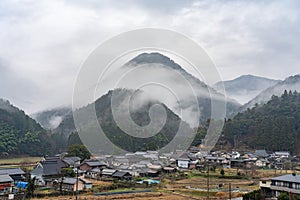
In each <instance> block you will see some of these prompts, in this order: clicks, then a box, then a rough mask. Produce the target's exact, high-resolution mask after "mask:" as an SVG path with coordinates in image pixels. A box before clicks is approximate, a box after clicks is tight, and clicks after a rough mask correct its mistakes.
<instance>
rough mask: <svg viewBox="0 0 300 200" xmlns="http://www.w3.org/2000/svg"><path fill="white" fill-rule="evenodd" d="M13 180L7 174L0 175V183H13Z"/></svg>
mask: <svg viewBox="0 0 300 200" xmlns="http://www.w3.org/2000/svg"><path fill="white" fill-rule="evenodd" d="M13 181H14V180H13V179H12V178H11V177H10V176H9V175H8V174H0V183H7V182H13Z"/></svg>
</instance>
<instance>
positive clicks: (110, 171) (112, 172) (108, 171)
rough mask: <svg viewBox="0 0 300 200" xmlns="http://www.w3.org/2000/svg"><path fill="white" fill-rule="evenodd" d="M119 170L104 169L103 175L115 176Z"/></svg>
mask: <svg viewBox="0 0 300 200" xmlns="http://www.w3.org/2000/svg"><path fill="white" fill-rule="evenodd" d="M116 171H117V170H115V169H103V170H102V173H101V174H103V175H113V174H114V173H115V172H116Z"/></svg>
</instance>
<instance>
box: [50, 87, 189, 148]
mask: <svg viewBox="0 0 300 200" xmlns="http://www.w3.org/2000/svg"><path fill="white" fill-rule="evenodd" d="M112 95H114V100H113V102H116V104H115V105H114V106H112V105H111V104H112ZM144 95H145V94H144V93H143V91H140V90H136V91H134V90H127V89H115V90H113V91H109V92H108V93H107V94H105V95H103V96H102V97H100V98H99V99H97V100H96V101H95V102H94V103H92V104H89V105H88V106H85V107H83V108H80V109H78V110H76V111H75V115H78V116H81V117H82V119H83V121H81V122H80V123H81V124H80V126H81V128H80V130H81V131H83V130H87V131H86V132H85V133H86V134H92V133H93V127H94V126H97V125H96V124H93V123H92V120H91V115H86V112H87V111H89V110H91V109H93V108H95V111H96V115H97V119H98V122H99V124H100V126H101V128H102V130H103V131H104V133H105V135H106V137H107V138H109V140H110V141H111V142H113V143H114V144H115V145H117V146H119V147H121V148H122V149H124V150H127V151H133V152H134V151H141V150H156V149H158V148H161V147H163V146H165V145H166V144H168V143H169V142H170V141H171V140H172V139H173V138H174V136H175V135H176V133H177V131H178V128H179V125H180V123H181V119H180V118H179V117H178V116H177V115H176V114H174V113H173V112H172V111H171V110H170V109H169V108H168V107H167V106H166V105H164V104H162V103H160V102H158V101H155V100H151V99H147V100H145V96H144ZM128 98H130V100H131V104H130V111H131V112H130V117H131V119H132V120H133V121H134V122H135V123H136V124H138V125H140V126H147V125H148V124H149V123H150V116H151V114H150V112H151V111H150V108H151V107H152V106H154V105H155V106H157V105H159V106H162V107H163V108H164V110H165V111H166V122H165V124H164V125H163V127H162V129H161V130H159V132H158V133H157V134H156V135H154V136H151V137H146V138H140V137H134V136H131V135H128V134H127V132H126V133H125V132H124V131H123V130H122V129H121V128H120V123H122V124H123V125H124V126H127V130H128V132H131V133H134V132H136V133H137V134H143V135H145V136H148V135H149V134H151V131H150V132H147V131H146V129H145V130H142V131H140V132H139V131H138V130H136V128H134V127H131V126H130V123H129V122H127V120H128V119H126V117H125V116H123V115H122V114H124V113H126V111H125V110H126V104H125V102H126V100H127V99H128ZM141 99H143V101H140V100H141ZM112 107H114V108H117V109H119V111H120V114H121V122H119V123H117V122H116V120H115V118H114V115H113V112H112ZM152 114H153V113H152ZM162 117H163V115H162V113H156V115H155V117H153V118H152V120H153V121H151V122H152V123H157V124H160V123H161V122H162V121H163V119H162ZM182 123H183V125H184V127H185V128H186V130H191V129H190V128H189V126H188V125H187V124H186V123H184V122H182ZM154 127H155V126H154ZM55 132H56V133H63V134H65V135H66V136H70V135H73V134H71V133H74V132H76V129H75V125H74V121H73V115H71V114H69V115H67V116H66V117H65V119H64V120H63V121H62V123H61V124H60V125H59V126H58V127H57V129H55ZM154 132H155V131H154ZM81 134H82V133H81ZM96 134H97V133H96ZM81 136H82V135H81ZM88 137H89V136H88ZM90 137H93V136H90ZM91 142H97V143H96V144H97V146H98V148H99V147H100V148H101V142H102V141H97V140H96V141H95V140H94V141H91Z"/></svg>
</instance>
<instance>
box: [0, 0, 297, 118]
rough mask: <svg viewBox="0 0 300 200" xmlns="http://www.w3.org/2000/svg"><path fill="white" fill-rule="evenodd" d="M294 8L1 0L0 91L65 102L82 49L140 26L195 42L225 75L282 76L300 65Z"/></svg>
mask: <svg viewBox="0 0 300 200" xmlns="http://www.w3.org/2000/svg"><path fill="white" fill-rule="evenodd" d="M299 8H300V3H299V2H298V1H163V2H161V1H151V2H149V1H126V2H119V1H101V3H100V2H99V1H93V0H89V1H80V0H77V1H60V0H53V1H52V0H51V1H50V0H49V1H31V0H29V1H9V0H4V1H1V2H0V29H1V32H0V43H1V49H0V58H1V59H0V70H1V73H0V78H1V79H0V83H1V85H5V87H2V89H1V90H0V97H4V98H7V99H9V100H10V101H12V102H13V103H14V104H16V105H17V106H18V107H20V108H22V109H24V110H25V111H26V112H27V113H33V112H36V111H39V110H43V109H46V108H51V107H56V106H60V105H70V104H71V97H72V89H73V83H74V81H75V79H76V75H77V72H78V70H79V68H80V65H81V63H83V61H84V60H85V59H86V58H87V56H88V55H89V53H90V52H91V51H92V50H93V49H95V48H96V47H97V45H98V44H100V43H101V42H103V41H105V40H106V39H108V38H110V37H112V36H114V35H116V34H119V33H121V32H124V31H129V30H132V29H137V28H146V27H156V28H166V29H171V30H175V31H179V32H181V33H183V34H185V35H187V36H188V37H190V38H192V39H193V40H195V41H196V42H198V43H199V44H200V45H201V46H203V47H204V48H205V49H206V51H207V52H208V54H209V55H210V56H211V57H212V59H213V60H214V62H215V63H216V65H217V66H218V70H219V72H220V75H221V76H222V77H223V79H225V80H227V79H232V78H235V77H237V76H239V75H242V74H254V75H260V76H267V77H270V78H276V79H284V78H285V77H287V76H289V75H293V74H297V73H299V66H298V65H299V61H300V45H299V44H300V38H299V34H300V26H299V25H300V13H299ZM174 45H176V44H174ZM283 69H284V70H283Z"/></svg>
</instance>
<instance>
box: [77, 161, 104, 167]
mask: <svg viewBox="0 0 300 200" xmlns="http://www.w3.org/2000/svg"><path fill="white" fill-rule="evenodd" d="M84 163H86V164H87V165H88V166H91V167H97V166H107V164H106V163H105V162H102V161H86V162H84ZM84 163H83V164H84Z"/></svg>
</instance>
